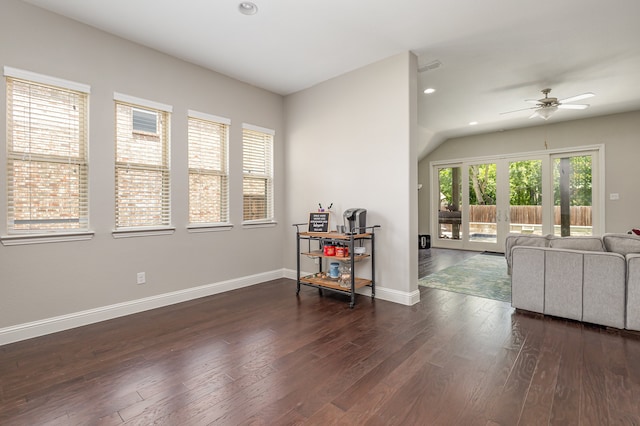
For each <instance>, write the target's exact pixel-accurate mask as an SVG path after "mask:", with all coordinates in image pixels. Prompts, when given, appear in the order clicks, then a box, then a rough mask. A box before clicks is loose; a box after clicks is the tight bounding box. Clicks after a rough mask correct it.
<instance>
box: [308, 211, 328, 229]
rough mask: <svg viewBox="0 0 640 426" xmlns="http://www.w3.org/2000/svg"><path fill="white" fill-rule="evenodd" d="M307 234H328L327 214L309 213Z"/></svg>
mask: <svg viewBox="0 0 640 426" xmlns="http://www.w3.org/2000/svg"><path fill="white" fill-rule="evenodd" d="M309 232H329V212H311V213H309Z"/></svg>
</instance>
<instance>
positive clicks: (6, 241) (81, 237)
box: [0, 231, 95, 246]
mask: <svg viewBox="0 0 640 426" xmlns="http://www.w3.org/2000/svg"><path fill="white" fill-rule="evenodd" d="M94 234H95V233H94V232H93V231H83V232H64V233H62V232H60V233H51V234H19V235H3V236H0V241H1V242H2V245H4V246H20V245H25V244H44V243H63V242H68V241H87V240H90V239H92V238H93V236H94Z"/></svg>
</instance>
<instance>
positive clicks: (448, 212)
mask: <svg viewBox="0 0 640 426" xmlns="http://www.w3.org/2000/svg"><path fill="white" fill-rule="evenodd" d="M438 188H439V189H440V202H439V204H438V229H439V231H438V239H440V240H459V239H460V238H462V233H461V226H460V225H461V224H462V203H461V201H462V198H461V195H462V168H460V167H442V168H439V169H438Z"/></svg>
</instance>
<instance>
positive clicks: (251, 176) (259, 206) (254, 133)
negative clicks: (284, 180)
mask: <svg viewBox="0 0 640 426" xmlns="http://www.w3.org/2000/svg"><path fill="white" fill-rule="evenodd" d="M273 135H274V133H273V131H272V130H269V129H261V128H258V127H256V126H251V125H247V124H244V125H243V129H242V153H243V155H242V164H243V167H242V168H243V179H242V196H243V212H242V217H243V221H244V222H252V221H258V222H265V221H272V220H274V213H273Z"/></svg>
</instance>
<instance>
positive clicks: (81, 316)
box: [0, 269, 295, 345]
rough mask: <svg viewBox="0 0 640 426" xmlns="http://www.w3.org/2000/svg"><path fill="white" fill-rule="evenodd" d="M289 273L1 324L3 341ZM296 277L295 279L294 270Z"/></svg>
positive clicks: (13, 340) (50, 331) (74, 326)
mask: <svg viewBox="0 0 640 426" xmlns="http://www.w3.org/2000/svg"><path fill="white" fill-rule="evenodd" d="M286 273H287V272H286V270H284V269H279V270H275V271H270V272H264V273H261V274H255V275H249V276H246V277H241V278H235V279H232V280H227V281H221V282H218V283H214V284H207V285H203V286H199V287H193V288H188V289H185V290H179V291H174V292H171V293H165V294H159V295H157V296H151V297H146V298H144V299H137V300H131V301H128V302H122V303H117V304H115V305H109V306H102V307H100V308H95V309H89V310H86V311H81V312H74V313H71V314H66V315H61V316H58V317H53V318H46V319H43V320H38V321H33V322H29V323H24V324H18V325H14V326H11V327H5V328H0V345H6V344H8V343H13V342H18V341H21V340H26V339H31V338H33V337H38V336H43V335H45V334H50V333H56V332H58V331H64V330H68V329H71V328H76V327H80V326H83V325H88V324H93V323H96V322H100V321H106V320H109V319H113V318H118V317H122V316H125V315H131V314H135V313H138V312H143V311H148V310H150V309H156V308H161V307H163V306H169V305H173V304H176V303H181V302H186V301H188V300H193V299H198V298H200V297H205V296H211V295H214V294H218V293H223V292H226V291H230V290H235V289H239V288H242V287H248V286H251V285H255V284H259V283H262V282H265V281H271V280H275V279H278V278H282V277H285V276H286V275H285V274H286ZM293 279H295V271H294V274H293Z"/></svg>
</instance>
